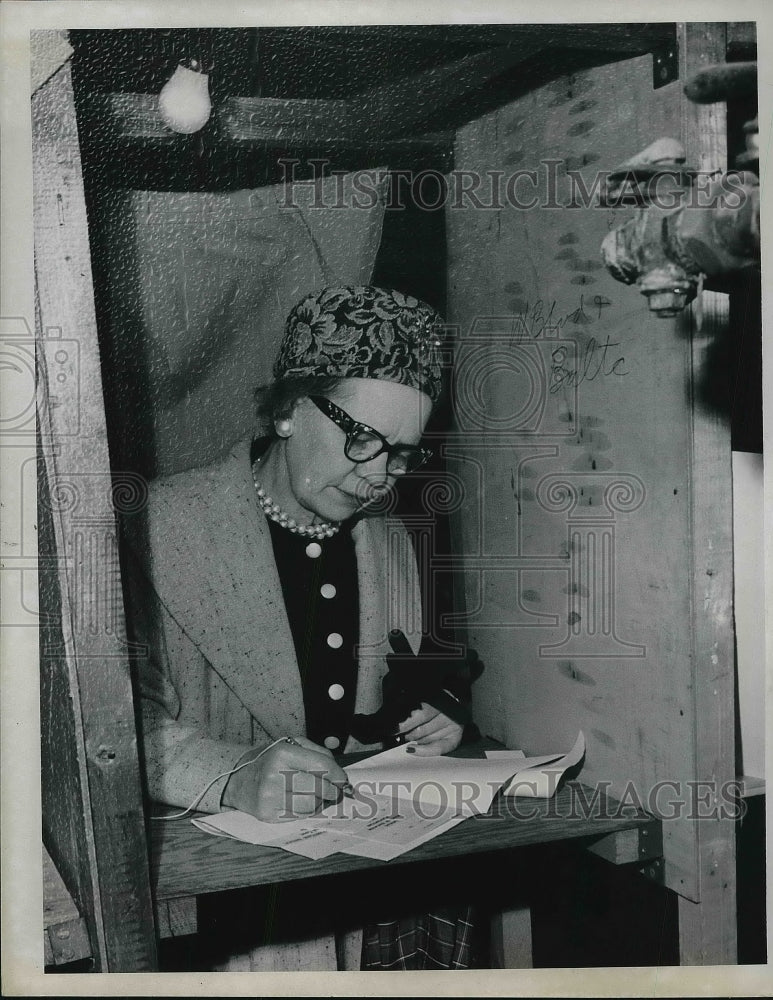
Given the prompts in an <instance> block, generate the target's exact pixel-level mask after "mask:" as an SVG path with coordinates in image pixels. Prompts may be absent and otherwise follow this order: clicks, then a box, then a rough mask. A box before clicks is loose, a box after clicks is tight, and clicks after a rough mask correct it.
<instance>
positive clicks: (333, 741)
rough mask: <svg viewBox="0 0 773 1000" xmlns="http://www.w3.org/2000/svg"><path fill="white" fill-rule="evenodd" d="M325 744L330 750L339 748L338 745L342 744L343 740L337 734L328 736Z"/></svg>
mask: <svg viewBox="0 0 773 1000" xmlns="http://www.w3.org/2000/svg"><path fill="white" fill-rule="evenodd" d="M325 746H326V747H327V748H328V750H337V749H338V747H340V746H341V741H340V740H339V739H338V737H337V736H326V737H325Z"/></svg>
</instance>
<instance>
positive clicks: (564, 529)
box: [447, 58, 732, 899]
mask: <svg viewBox="0 0 773 1000" xmlns="http://www.w3.org/2000/svg"><path fill="white" fill-rule="evenodd" d="M683 79H684V77H682V81H683ZM681 88H682V82H679V81H677V82H674V83H672V84H668V85H666V86H664V87H661V88H659V89H658V90H654V91H653V89H652V66H651V60H650V59H649V58H636V59H631V60H627V61H625V62H621V63H617V64H615V65H608V66H605V67H601V68H598V69H591V70H585V71H582V72H579V73H574V74H572V75H571V76H567V77H565V78H563V79H562V80H559V81H556V82H555V84H551V85H548V86H545V87H541V88H538V89H536V90H534V91H532V92H531V93H529V94H528V95H526V96H525V97H523V98H520V99H519V100H517V101H514V102H513V103H511V104H509V105H507V106H506V107H504V108H501V109H500V110H498V111H496V112H494V113H492V114H490V115H487V116H485V117H483V118H481V119H478V120H477V121H475V122H472V123H470V124H469V125H468V126H466V127H465V128H463V129H461V130H460V131H459V133H458V137H457V144H456V148H455V164H456V167H457V169H464V170H470V171H474V172H476V173H477V174H479V175H481V176H483V177H485V176H486V172H487V171H494V170H500V171H504V177H505V180H506V179H507V178H508V177H512V176H513V175H514V174H515V173H516V172H517V171H526V170H534V171H536V172H537V178H538V181H539V186H538V188H537V191H536V196H537V198H538V199H541V201H538V202H537V203H535V204H534V205H533V206H532V207H524V205H525V204H526V203H527V202H528V199H529V198H530V197H531V196H532V195H534V194H535V191H534V187H533V186H532V184H531V183H530V181H529V180H528V178H525V179H524V177H523V176H522V177H521V180H520V181H519V182H518V183H519V186H518V187H517V188H516V191H515V193H516V195H517V196H518V198H519V199H520V202H521V205H520V207H519V206H518V205H517V204H513V203H512V201H510V202H509V203H508V201H507V200H506V199H503V203H502V204H500V205H499V206H496V205H494V206H493V207H489V208H481V207H480V206H473V205H471V204H470V202H469V199H468V201H467V203H466V204H461V205H454V204H453V203H451V204H450V205H449V208H448V211H447V223H448V234H449V237H448V239H449V257H450V274H449V299H450V310H449V312H450V317H449V318H450V320H451V322H453V323H455V324H458V325H459V334H458V343H457V350H456V358H457V362H456V377H457V386H456V406H455V409H456V433H455V436H453V437H451V438H450V439H449V443H448V445H447V455H448V459H449V465H450V468H451V469H452V471H453V472H454V473H455V474H456V475H457V476H458V477H459V478H460V480H461V481H462V483H463V484H464V499H463V502H462V503H461V504H460V506H459V509H458V511H457V512H456V533H457V537H458V539H459V541H458V542H457V548H458V549H459V551H462V552H464V553H465V555H464V558H463V559H462V560H461V562H462V564H463V565H462V568H463V572H464V577H465V601H464V604H465V606H466V611H465V615H464V616H463V617H460V618H459V620H458V623H457V624H458V625H459V626H461V627H464V628H466V629H467V632H468V635H469V639H470V643H471V645H473V646H474V647H475V648H476V649H477V651H478V653H479V654H480V657H481V659H482V661H483V662H484V663H485V665H486V671H485V673H484V674H483V676H482V678H481V679H480V680H479V681H478V682H477V683H476V685H475V687H474V697H475V714H476V719H477V721H478V722H479V724H480V725H481V727H482V729H483V731H484V732H486V733H488V734H490V735H492V736H494V737H497V738H499V739H502V740H504V741H505V742H506V743H507V744H508V745H509V746H519V747H523V748H524V749H525V750H527V751H528V752H531V753H545V752H549V751H550V750H551V749H553V748H555V747H557V746H559V747H560V746H567V747H568V746H569V745H571V741H572V740H573V739H574V736H575V735H576V733H577V730H578V729H582V730H583V731H584V733H585V736H586V740H587V747H588V749H587V755H586V760H585V765H584V769H583V771H582V774H581V778H582V780H583V781H584V782H587V783H588V784H590V785H597V784H599V783H602V782H609V783H610V784H609V786H608V788H609V791H610V793H611V794H612V795H616V796H619V797H625V796H626V795H631V796H633V797H634V798H636V799H638V801H641V802H642V803H643V804H646V806H647V808H651V809H653V811H655V812H659V813H660V814H661V815H663V816H664V818H665V817H669V818H668V821H667V822H664V824H663V837H664V855H665V860H666V864H665V872H666V875H665V878H666V884H667V886H669V887H670V888H672V889H674V890H676V891H677V892H679V893H680V894H682V895H684V896H686V897H689V898H691V899H697V898H699V896H700V893H701V891H702V889H703V888H705V887H702V885H701V879H700V875H699V868H700V862H699V854H698V835H697V831H696V824H695V822H694V821H693V820H692V819H691V818H690V815H689V812H690V809H691V808H692V794H693V792H692V786H691V785H690V782H694V781H695V780H696V778H698V777H703V775H704V773H705V772H704V771H703V769H702V766H701V764H700V762H699V759H698V754H699V746H698V742H697V738H696V734H697V733H698V731H699V730H702V729H703V728H705V727H709V728H711V727H715V726H718V727H720V728H722V727H726V726H727V725H728V719H727V704H726V703H722V704H721V705H718V704H715V707H714V708H713V709H712V708H711V707H710V706H707V705H705V704H703V703H702V701H701V700H700V698H702V696H700V697H699V698H696V684H697V685H703V686H704V688H705V687H707V686H709V685H710V684H711V680H710V679H711V678H712V677H713V676H714V674H715V673H716V672H717V671H716V670H714V671H713V672H711V673H708V672H707V669H706V665H705V663H704V665H703V666H701V667H700V668H696V664H695V649H694V645H693V639H694V637H695V636H697V634H698V631H697V630H699V629H700V628H701V627H705V628H707V629H708V630H709V631H710V632H711V633H712V636H713V638H712V641H715V640H716V639H717V635H718V634H719V633H721V634H722V636H723V648H724V647H726V645H727V643H728V642H729V643H731V642H732V623H731V621H729V620H728V618H727V616H726V615H725V613H724V612H725V605H724V604H723V600H724V598H721V599H720V600H719V601H718V602H717V603H713V602H710V603H709V604H704V603H702V599H701V598H697V599H696V597H697V595H695V594H694V583H695V579H696V573H695V571H694V570H693V566H694V565H695V558H697V557H696V556H695V555H694V554H695V553H696V552H697V551H701V552H703V553H705V551H706V547H707V545H708V544H709V543H710V542H711V543H712V544H716V545H717V548H716V550H715V555H716V560H717V566H716V572H717V573H718V574H719V576H720V578H721V579H722V580H724V577H725V573H726V572H727V571H728V568H730V569H731V568H732V563H728V562H727V550H726V544H725V534H724V532H725V520H726V518H727V517H729V515H730V507H729V498H728V497H727V494H726V492H725V487H724V484H725V483H727V484H728V486H729V483H730V468H729V452H728V453H727V459H728V463H727V465H725V461H724V458H722V457H720V454H719V452H717V454H716V457H715V458H710V459H708V455H707V453H706V450H705V449H704V448H703V446H702V445H700V444H699V443H698V444H696V440H697V441H699V440H700V438H701V435H703V434H708V436H709V437H710V438H712V439H716V438H717V435H719V436H720V437H721V436H723V435H724V437H725V441H728V442H729V435H728V428H727V427H726V426H722V421H721V419H720V418H719V417H717V416H716V415H712V414H708V413H705V412H703V411H700V410H699V409H698V408H697V407H696V405H695V403H694V399H693V396H694V394H695V393H697V388H696V386H697V384H698V383H699V382H700V380H701V379H702V378H703V377H704V374H705V372H704V366H703V365H702V360H701V357H700V353H701V352H700V351H699V352H698V354H696V349H695V347H694V344H693V342H692V340H691V334H690V331H689V329H685V327H684V320H682V321H681V322H680V321H674V320H668V319H660V318H658V317H656V316H654V315H652V314H650V313H649V312H648V310H647V306H646V302H645V300H644V298H643V296H641V295H639V293H638V292H637V290H636V289H634V288H627V287H625V286H623V285H621V284H619V283H617V282H616V281H614V280H613V279H612V277H611V276H610V275H609V274H607V272H606V271H605V269H604V268H603V266H602V264H601V260H600V254H599V248H600V245H601V242H602V239H603V238H604V236H605V235H606V233H607V232H608V231H609V229H610V228H613V227H615V226H617V225H619V224H621V223H623V222H625V221H626V220H627V219H628V218H629V217H630V214H631V212H630V209H626V208H610V209H602V208H599V207H598V206H597V205H596V204H595V199H593V198H589V199H585V198H584V196H583V194H582V190H583V189H584V190H585V191H586V192H590V191H592V190H593V185H594V182H595V181H596V180H597V175H598V174H599V173H600V172H603V171H609V170H612V169H614V168H615V167H616V166H617V165H618V164H619V163H621V162H623V161H624V160H626V159H627V158H628V157H630V156H632V155H633V154H635V153H636V152H637V151H639V150H640V149H643V148H644V147H645V146H647V145H648V144H649V143H651V142H652V141H653V140H654V139H656V138H658V137H659V136H673V137H675V138H680V137H682V138H683V140H684V141H685V145H686V146H687V149H688V157H689V158H690V160H691V162H692V160H693V146H692V141H693V135H692V134H687V133H685V134H683V131H682V100H681ZM713 113H714V114H716V111H714V112H713ZM709 161H711V162H710V164H709ZM698 165H706V166H709V165H710V168H711V169H715V168H716V167H717V166H719V167H721V166H722V162H721V161H719V160H717V161H715V158H713V157H711V156H708V157H703V158H702V160H701V163H700V164H698ZM578 178H579V179H581V180H582V187H580V184H579V180H578ZM487 184H488V182H484V184H483V185H482V186H481V189H480V190H479V192H478V194H479V195H480V196H481V200H485V197H484V196H485V193H486V192H487V191H488V187H487V186H486V185H487ZM551 185H552V187H551ZM688 325H689V324H688ZM705 335H706V334H705V333H704V336H705ZM605 344H609V345H610V346H609V348H608V350H607V352H606V355H604V351H603V346H604V345H605ZM618 359H623V360H622V361H621V362H620V364H619V365H618V366H617V369H616V370H615V364H616V363H617V361H618ZM597 369H600V370H599V371H597ZM567 373H568V374H567ZM709 427H711V428H713V429H712V430H708V428H709ZM720 451H721V449H720ZM707 459H708V460H707ZM717 478H720V479H723V485H722V486H721V487H720V488H719V490H718V491H714V492H712V488H711V483H712V482H713V481H714V480H715V479H717ZM709 497H713V499H712V500H709V499H708V498H709ZM696 503H697V504H699V505H700V504H705V505H706V510H707V511H708V507H711V506H713V507H714V508H715V509H716V513H717V518H718V520H716V521H715V522H714V526H713V527H712V526H711V524H710V523H709V522H708V521H706V522H705V523H704V528H705V530H702V529H699V528H698V526H697V523H696V520H695V518H696V509H695V505H696ZM696 532H697V533H696ZM704 574H705V568H704ZM722 586H723V585H722V584H720V587H722ZM701 593H702V592H701ZM718 609H719V611H720V615H719V617H716V611H717V610H718ZM712 652H714V653H716V652H717V651H716V650H712ZM718 655H719V660H718V663H719V669H720V670H721V672H722V673H723V677H724V672H725V671H726V670H728V669H730V670H732V659H730V660H727V659H726V658H725V657H724V653H721V654H718ZM709 662H710V659H709ZM711 697H713V696H711ZM712 713H713V714H712ZM729 726H730V729H727V728H723V734H724V735H723V736H722V741H723V745H724V743H725V741H726V738H727V732H732V718H730V720H729ZM728 760H730V761H732V752H731V753H730V755H729V756H728ZM716 773H719V772H716ZM662 782H673V783H675V785H674V786H666V787H663V786H662V785H661V784H660V783H662ZM659 788H660V789H661V791H660V792H657V790H658V789H659ZM656 792H657V794H655V793H656Z"/></svg>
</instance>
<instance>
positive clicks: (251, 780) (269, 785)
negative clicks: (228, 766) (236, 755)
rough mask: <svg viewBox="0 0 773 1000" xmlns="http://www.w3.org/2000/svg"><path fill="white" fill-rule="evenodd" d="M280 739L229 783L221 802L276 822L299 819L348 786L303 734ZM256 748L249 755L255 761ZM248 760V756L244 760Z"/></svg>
mask: <svg viewBox="0 0 773 1000" xmlns="http://www.w3.org/2000/svg"><path fill="white" fill-rule="evenodd" d="M293 739H294V742H293V743H287V742H285V741H282V742H281V743H277V744H276V745H275V746H273V747H271V749H270V750H267V751H266V752H265V753H264V754H261V756H260V757H259V758H257V759H255V762H254V763H253V764H248V765H247V766H246V767H243V768H241V769H240V770H239V771H237V772H236V773H235V774H232V775H231V777H230V778H229V779H228V783H227V784H226V786H225V791H224V792H223V798H222V804H223V805H224V806H226V807H228V808H229V809H240V810H241V811H243V812H247V813H251V814H252V815H253V816H256V817H257V818H258V819H262V820H265V821H267V822H269V823H274V822H277V821H279V820H290V819H300V818H302V817H303V816H309V815H311V814H312V813H315V812H316V811H317V810H318V809H320V808H323V807H324V806H326V805H330V803H332V802H336V801H337V800H338V799H339V798H340V795H341V789H342V788H343V787H344V785H346V784H348V780H349V779H348V778H347V776H346V772H345V771H344V770H343V769H342V768H341V767H339V766H338V764H336V762H335V759H334V757H333V755H332V753H331V752H330V751H329V750H328V749H326V748H325V747H321V746H318V745H317V744H316V743H312V742H311V740H307V739H306V738H305V737H303V736H295V737H293ZM258 753H259V751H258V750H255V751H251V754H252V757H253V758H256V757H257V754H258ZM245 759H250V758H249V756H248V755H247V754H245V756H244V757H243V758H242V760H245Z"/></svg>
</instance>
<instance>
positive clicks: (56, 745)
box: [32, 65, 155, 971]
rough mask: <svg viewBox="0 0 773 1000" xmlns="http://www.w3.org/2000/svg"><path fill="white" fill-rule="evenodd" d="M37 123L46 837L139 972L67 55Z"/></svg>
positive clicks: (133, 832)
mask: <svg viewBox="0 0 773 1000" xmlns="http://www.w3.org/2000/svg"><path fill="white" fill-rule="evenodd" d="M32 122H33V143H34V161H33V165H34V231H35V265H36V277H37V295H38V305H39V315H38V329H37V337H38V343H37V347H38V363H39V366H40V371H41V378H40V380H39V387H38V416H39V421H40V436H41V453H42V456H43V459H44V464H45V484H44V495H43V497H42V505H41V506H42V507H43V508H44V510H45V511H46V512H47V513H46V515H45V516H46V520H47V522H48V531H49V539H48V540H49V543H50V550H49V556H48V560H47V563H46V568H47V571H48V581H47V583H46V582H45V581H44V587H43V595H42V596H43V601H42V603H43V606H44V610H45V611H47V612H50V613H51V614H52V619H51V620H52V621H53V623H54V626H55V627H54V629H53V631H52V634H51V635H50V636H49V639H50V645H48V646H44V648H43V650H42V654H43V655H42V656H41V671H42V685H41V687H42V704H41V722H42V734H43V750H42V758H43V808H44V823H43V825H44V838H45V842H46V846H47V848H48V850H49V851H50V852H51V856H52V858H53V860H54V861H55V862H56V865H57V868H58V869H59V871H60V873H61V875H62V877H63V879H64V881H65V883H66V885H67V887H68V889H69V890H70V891H71V893H72V895H73V897H74V900H75V902H76V903H77V906H78V910H79V911H80V913H81V914H82V915H83V917H84V918H85V920H86V923H87V925H88V929H89V936H90V939H91V953H92V955H93V956H94V961H95V967H96V969H97V970H99V971H119V970H132V971H142V970H149V969H151V968H153V967H154V965H155V936H154V930H153V912H152V906H151V898H150V889H149V883H148V875H147V845H146V841H145V829H144V820H143V809H142V799H141V791H140V778H139V766H138V759H137V745H136V732H135V723H134V707H133V700H132V690H131V682H130V675H129V663H128V648H127V645H126V640H125V633H124V631H123V606H122V599H121V593H120V577H119V570H118V554H117V548H116V540H115V512H114V507H113V501H114V499H115V496H117V494H116V495H115V496H114V494H113V490H112V482H111V475H110V466H109V462H108V453H107V438H106V432H105V421H104V410H103V401H102V382H101V374H100V363H99V348H98V344H97V331H96V320H95V315H94V299H93V287H92V281H91V265H90V258H89V242H88V231H87V222H86V208H85V202H84V194H83V179H82V172H81V160H80V150H79V145H78V135H77V128H76V122H75V110H74V106H73V96H72V84H71V78H70V67H69V65H66V66H64V67H63V68H62V69H60V70H59V71H58V72H57V73H56V74H55V75H54V76H53V77H52V78H51V79H50V80H49V81H48V82H47V83H46V84H45V85H44V86H43V87H41V88H40V89H39V90H38V91H37V92H36V94H35V95H34V98H33V101H32ZM134 485H135V486H137V484H134ZM141 492H142V491H141V489H140V490H139V492H138V497H137V498H136V499H137V502H139V499H140V498H141ZM57 602H58V607H57ZM47 620H48V619H47ZM57 631H58V634H57Z"/></svg>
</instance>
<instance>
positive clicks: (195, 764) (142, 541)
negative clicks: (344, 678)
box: [122, 439, 422, 812]
mask: <svg viewBox="0 0 773 1000" xmlns="http://www.w3.org/2000/svg"><path fill="white" fill-rule="evenodd" d="M249 449H250V440H249V439H244V440H242V441H240V442H238V443H237V444H236V445H234V447H233V448H232V449H231V451H230V452H229V453H228V454H227V455H226V456H225V458H223V459H221V460H219V461H218V462H216V463H215V464H213V465H210V466H207V467H205V468H200V469H193V470H189V471H186V472H181V473H178V474H176V475H174V476H170V477H167V478H163V479H159V480H156V481H155V482H154V483H152V484H151V486H150V490H149V498H148V504H147V507H146V509H145V510H144V511H142V512H140V513H138V514H135V515H133V516H129V517H126V518H125V519H124V521H123V523H122V535H123V540H124V543H125V568H124V575H125V578H126V580H127V582H128V585H127V611H128V621H129V625H130V635H131V638H132V639H133V640H134V641H135V642H136V643H138V647H137V648H138V649H139V650H140V653H139V656H138V669H137V680H138V686H139V695H140V703H141V712H140V720H139V722H140V731H141V732H140V736H141V750H142V755H143V758H144V767H145V775H146V780H147V790H148V794H149V795H150V797H151V798H153V799H155V800H157V801H160V802H165V803H169V804H171V805H177V806H188V805H189V804H190V803H191V802H192V801H193V800H194V798H195V797H196V796H197V795H198V794H199V793H200V792H201V791H202V789H203V788H204V787H205V786H206V785H207V784H208V783H209V782H213V779H215V778H217V777H218V775H222V774H223V773H224V772H227V771H230V770H231V769H232V768H233V767H234V766H235V765H236V763H237V762H238V761H239V759H240V758H241V757H242V756H243V755H244V754H245V752H246V751H247V750H248V749H249V747H251V746H261V745H267V744H268V743H269V742H271V741H272V740H274V739H277V738H278V737H280V736H285V735H299V734H300V735H303V734H304V733H305V722H304V709H303V697H302V690H301V682H300V675H299V671H298V664H297V661H296V656H295V648H294V644H293V639H292V634H291V631H290V625H289V622H288V620H287V614H286V612H285V607H284V602H283V598H282V589H281V584H280V581H279V576H278V573H277V569H276V564H275V561H274V554H273V548H272V544H271V535H270V532H269V529H268V525H267V523H266V520H265V517H264V515H263V514H262V512H261V511H260V510H259V508H258V506H257V504H256V501H255V492H254V486H253V483H252V478H251V471H250V461H249ZM352 537H353V539H354V543H355V554H356V559H357V578H358V587H359V598H360V620H359V626H360V635H359V647H358V655H359V673H358V679H357V691H356V699H355V712H365V713H370V712H374V711H376V710H377V709H378V707H379V705H380V704H381V683H380V682H381V679H382V677H383V676H384V674H385V673H386V671H387V664H386V660H385V655H386V654H387V653H388V652H390V647H389V644H388V641H387V632H388V630H389V629H392V628H400V629H401V630H402V631H403V632H404V633H405V635H406V636H407V638H408V641H409V643H410V644H411V648H412V649H413V652H414V653H418V649H419V645H420V642H421V631H422V617H421V605H420V588H419V582H418V574H417V571H416V564H415V557H414V554H413V548H412V545H411V541H410V538H409V536H408V534H407V532H406V531H405V528H404V527H403V525H402V523H401V522H400V521H399V520H398V519H396V518H383V517H379V518H371V519H363V520H361V521H359V522H358V523H357V524H356V525H355V527H354V528H353V530H352ZM345 749H346V750H349V751H351V750H357V749H362V746H361V745H360V744H358V743H357V742H356V741H354V740H353V739H350V740H349V742H348V743H347V745H346V748H345ZM226 781H227V778H226V777H221V778H219V780H217V781H214V782H213V783H212V785H211V787H210V788H209V790H208V791H207V793H206V794H205V795H204V797H203V798H202V799H201V800H200V802H199V805H198V808H199V809H202V810H204V811H206V812H215V811H217V810H218V809H219V808H220V799H221V796H222V793H223V789H224V788H225V784H226Z"/></svg>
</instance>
